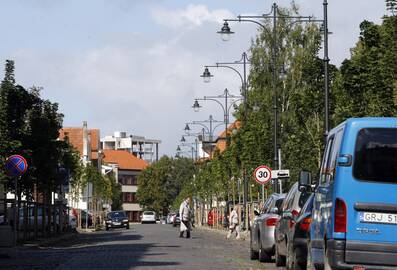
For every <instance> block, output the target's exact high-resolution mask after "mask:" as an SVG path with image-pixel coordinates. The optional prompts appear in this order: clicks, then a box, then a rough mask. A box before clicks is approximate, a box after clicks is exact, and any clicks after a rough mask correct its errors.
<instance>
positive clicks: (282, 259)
mask: <svg viewBox="0 0 397 270" xmlns="http://www.w3.org/2000/svg"><path fill="white" fill-rule="evenodd" d="M274 258H275V263H276V266H285V257H284V256H281V255H280V254H278V248H277V244H276V248H275V254H274Z"/></svg>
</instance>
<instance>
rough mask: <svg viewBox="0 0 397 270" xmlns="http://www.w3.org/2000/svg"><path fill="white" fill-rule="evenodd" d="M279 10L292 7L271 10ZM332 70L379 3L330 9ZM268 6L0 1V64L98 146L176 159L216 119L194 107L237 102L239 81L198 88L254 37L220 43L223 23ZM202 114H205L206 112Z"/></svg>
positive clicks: (219, 79)
mask: <svg viewBox="0 0 397 270" xmlns="http://www.w3.org/2000/svg"><path fill="white" fill-rule="evenodd" d="M276 2H277V3H278V4H279V5H280V6H286V5H288V3H289V1H276ZM322 2H323V1H322V0H316V1H315V0H306V1H296V3H297V4H298V5H299V6H300V8H301V13H302V14H303V15H315V16H317V17H319V18H322ZM329 2H330V3H329V28H330V31H332V32H333V34H332V35H331V36H330V58H331V62H332V63H334V64H337V65H339V64H340V63H341V61H342V60H343V59H344V58H346V57H349V48H351V47H353V46H354V43H355V42H356V41H357V38H358V34H359V28H358V25H359V23H360V22H361V21H362V20H364V19H368V20H371V21H375V22H377V23H379V22H380V21H381V17H382V15H383V14H384V13H385V11H384V6H385V5H384V1H383V0H353V1H342V0H333V1H329ZM272 3H273V2H272V1H257V0H213V1H181V0H179V1H176V0H174V1H171V0H169V1H167V0H144V1H138V0H84V1H82V0H0V29H1V33H2V34H1V37H2V38H1V41H0V63H4V62H5V60H6V59H13V60H15V62H16V77H17V82H18V83H19V84H21V85H23V86H25V87H30V86H32V85H35V86H41V87H43V91H42V95H43V97H45V98H48V99H50V100H52V101H54V102H58V103H59V104H60V110H61V112H62V113H64V114H65V118H64V126H81V125H82V122H83V121H88V125H89V127H91V128H100V129H101V136H105V135H109V134H111V133H113V131H116V130H118V131H127V132H128V133H132V134H136V135H143V136H146V137H149V138H156V139H161V140H162V142H163V143H162V145H161V148H160V149H161V153H162V154H169V155H173V154H175V149H176V145H177V144H178V141H179V139H180V137H181V135H182V134H183V127H184V124H185V123H186V122H190V121H193V120H205V119H208V116H209V114H213V115H214V117H215V118H216V119H219V120H221V119H222V112H221V111H220V109H219V108H218V107H217V106H216V105H213V104H205V108H203V110H202V111H201V112H200V113H194V112H193V111H192V110H191V108H190V106H191V105H192V104H193V101H194V98H195V97H201V96H203V95H218V94H221V93H222V91H223V89H224V88H225V87H227V88H228V89H230V91H231V92H233V93H235V94H238V87H239V84H240V82H239V79H238V78H237V77H236V76H235V75H234V74H232V73H230V72H227V71H225V70H215V71H214V74H215V75H216V77H215V78H214V80H213V82H212V83H211V84H203V83H202V81H201V78H200V77H199V75H200V74H201V73H202V67H203V65H206V64H212V63H215V62H219V61H232V60H233V61H234V60H238V59H239V58H240V56H241V53H242V52H243V51H246V50H247V49H248V48H249V45H250V39H251V38H252V37H254V36H255V34H256V27H255V26H254V25H251V24H235V25H232V27H233V30H234V31H235V32H236V35H235V36H234V38H233V39H232V40H231V41H230V42H228V43H224V42H222V41H220V38H219V37H218V35H217V34H216V31H218V30H219V28H220V26H221V22H222V19H223V18H225V17H235V16H236V15H238V14H260V13H267V12H269V11H270V7H271V5H272ZM0 76H1V77H2V76H3V69H1V71H0ZM203 105H204V104H203Z"/></svg>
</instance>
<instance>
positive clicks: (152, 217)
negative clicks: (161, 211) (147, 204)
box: [141, 211, 156, 224]
mask: <svg viewBox="0 0 397 270" xmlns="http://www.w3.org/2000/svg"><path fill="white" fill-rule="evenodd" d="M141 223H142V224H143V223H156V212H154V211H144V212H143V214H142V219H141Z"/></svg>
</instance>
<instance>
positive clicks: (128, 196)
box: [123, 192, 137, 203]
mask: <svg viewBox="0 0 397 270" xmlns="http://www.w3.org/2000/svg"><path fill="white" fill-rule="evenodd" d="M123 202H124V203H136V202H137V198H136V194H135V192H123Z"/></svg>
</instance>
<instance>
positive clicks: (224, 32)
mask: <svg viewBox="0 0 397 270" xmlns="http://www.w3.org/2000/svg"><path fill="white" fill-rule="evenodd" d="M217 33H218V34H221V38H222V40H223V41H229V40H230V37H231V35H232V34H234V32H232V31H230V27H229V24H228V23H227V21H225V22H224V23H223V26H222V29H221V31H218V32H217Z"/></svg>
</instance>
